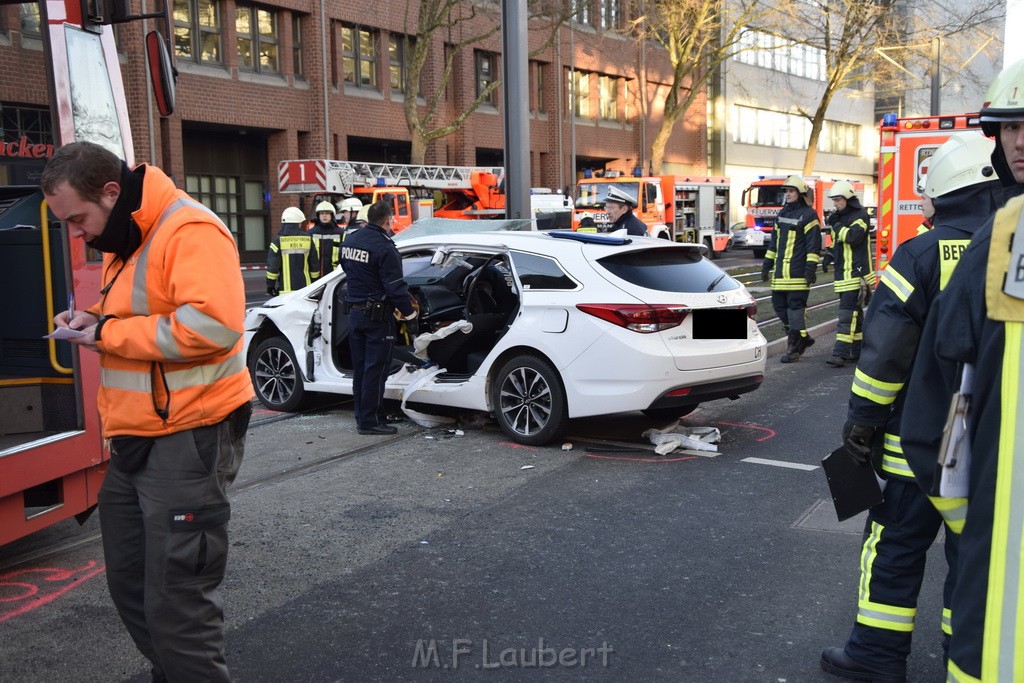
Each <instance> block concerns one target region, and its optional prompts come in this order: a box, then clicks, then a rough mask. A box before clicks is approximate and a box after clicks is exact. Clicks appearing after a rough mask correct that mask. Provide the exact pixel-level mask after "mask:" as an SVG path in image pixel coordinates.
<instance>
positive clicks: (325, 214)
mask: <svg viewBox="0 0 1024 683" xmlns="http://www.w3.org/2000/svg"><path fill="white" fill-rule="evenodd" d="M316 217H317V222H316V225H314V226H313V227H312V228H310V230H309V236H310V237H312V238H313V247H314V248H315V249H316V258H317V272H318V273H320V274H321V275H326V274H327V273H329V272H331V271H332V270H334V269H335V268H337V267H338V253H339V250H340V249H341V238H342V237H343V236H344V234H345V231H344V230H342V229H341V228H339V227H338V224H337V223H336V222H335V220H334V204H331V203H330V202H327V201H324V202H320V203H319V204H317V205H316Z"/></svg>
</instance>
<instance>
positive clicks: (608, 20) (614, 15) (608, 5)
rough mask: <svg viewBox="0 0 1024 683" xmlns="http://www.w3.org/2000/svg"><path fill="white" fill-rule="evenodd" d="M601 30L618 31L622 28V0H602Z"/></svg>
mask: <svg viewBox="0 0 1024 683" xmlns="http://www.w3.org/2000/svg"><path fill="white" fill-rule="evenodd" d="M600 2H601V5H600V11H601V28H603V29H605V30H606V31H617V30H619V29H620V28H622V6H621V5H620V2H621V0H600Z"/></svg>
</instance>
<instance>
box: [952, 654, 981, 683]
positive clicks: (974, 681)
mask: <svg viewBox="0 0 1024 683" xmlns="http://www.w3.org/2000/svg"><path fill="white" fill-rule="evenodd" d="M946 683H981V679H980V678H975V677H974V676H972V675H970V674H968V673H964V672H963V671H962V670H961V669H960V667H958V666H957V665H956V662H954V661H953V660H952V659H951V660H949V664H948V665H947V668H946Z"/></svg>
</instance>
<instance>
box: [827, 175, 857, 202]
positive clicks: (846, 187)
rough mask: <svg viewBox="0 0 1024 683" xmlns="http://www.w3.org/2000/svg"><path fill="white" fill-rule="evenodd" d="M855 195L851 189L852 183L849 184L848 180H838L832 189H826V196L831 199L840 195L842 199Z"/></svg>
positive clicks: (851, 197)
mask: <svg viewBox="0 0 1024 683" xmlns="http://www.w3.org/2000/svg"><path fill="white" fill-rule="evenodd" d="M856 195H857V193H856V192H854V190H853V185H851V184H850V181H849V180H840V181H839V182H837V183H836V184H835V185H833V186H832V189H831V190H829V191H828V196H829V198H831V199H834V198H835V197H842V198H843V199H853V198H854V197H855V196H856Z"/></svg>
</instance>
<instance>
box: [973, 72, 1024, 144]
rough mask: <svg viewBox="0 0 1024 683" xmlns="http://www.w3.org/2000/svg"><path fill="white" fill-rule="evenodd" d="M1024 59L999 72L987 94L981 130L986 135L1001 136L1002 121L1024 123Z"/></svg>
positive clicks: (983, 105) (982, 112)
mask: <svg viewBox="0 0 1024 683" xmlns="http://www.w3.org/2000/svg"><path fill="white" fill-rule="evenodd" d="M1022 94H1024V59H1022V60H1020V61H1019V62H1015V63H1013V64H1011V65H1010V66H1008V67H1006V68H1005V69H1003V70H1002V71H1000V72H999V75H998V76H996V79H995V80H994V81H993V82H992V85H990V86H989V89H988V92H987V93H985V102H984V103H983V104H982V105H981V112H980V113H981V129H982V130H983V131H984V132H985V135H988V136H989V137H995V136H996V135H998V134H999V123H1000V122H1001V121H1024V98H1022V97H1021V95H1022Z"/></svg>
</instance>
